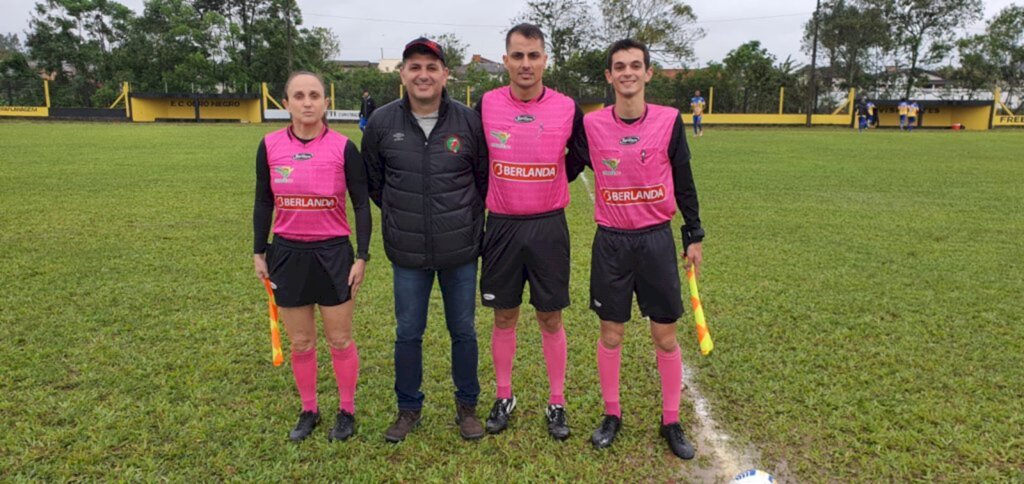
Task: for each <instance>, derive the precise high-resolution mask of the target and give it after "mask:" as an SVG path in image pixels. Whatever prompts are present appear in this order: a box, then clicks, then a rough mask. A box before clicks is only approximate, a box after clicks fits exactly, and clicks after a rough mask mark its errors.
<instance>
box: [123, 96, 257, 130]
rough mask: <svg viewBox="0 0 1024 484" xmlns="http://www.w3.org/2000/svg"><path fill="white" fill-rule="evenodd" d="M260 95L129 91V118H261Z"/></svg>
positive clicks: (195, 119) (245, 119)
mask: <svg viewBox="0 0 1024 484" xmlns="http://www.w3.org/2000/svg"><path fill="white" fill-rule="evenodd" d="M260 104H261V103H260V98H259V97H258V96H254V95H250V94H194V95H193V94H163V93H132V94H131V111H132V121H135V122H137V123H139V122H142V123H149V122H153V121H157V120H192V121H203V120H231V121H241V122H244V123H259V122H261V121H262V109H260Z"/></svg>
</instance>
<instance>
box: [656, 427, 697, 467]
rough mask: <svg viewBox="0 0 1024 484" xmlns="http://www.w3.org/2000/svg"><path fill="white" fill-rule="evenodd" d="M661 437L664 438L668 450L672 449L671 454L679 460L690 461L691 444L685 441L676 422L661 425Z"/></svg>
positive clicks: (681, 428)
mask: <svg viewBox="0 0 1024 484" xmlns="http://www.w3.org/2000/svg"><path fill="white" fill-rule="evenodd" d="M661 436H662V437H665V441H666V442H668V448H669V449H672V453H673V454H675V455H676V457H679V458H680V459H685V460H690V459H692V458H693V454H694V452H693V444H691V443H690V441H689V440H687V439H686V434H684V433H683V427H682V426H680V425H679V423H678V422H676V423H672V424H668V425H662V426H661Z"/></svg>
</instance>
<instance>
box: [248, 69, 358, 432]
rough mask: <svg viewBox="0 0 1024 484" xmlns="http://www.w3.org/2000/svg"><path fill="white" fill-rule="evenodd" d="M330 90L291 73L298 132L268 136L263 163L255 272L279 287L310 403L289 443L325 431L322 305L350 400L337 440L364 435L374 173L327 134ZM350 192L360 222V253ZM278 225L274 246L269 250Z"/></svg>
mask: <svg viewBox="0 0 1024 484" xmlns="http://www.w3.org/2000/svg"><path fill="white" fill-rule="evenodd" d="M324 90H325V89H324V81H323V79H322V78H320V76H318V75H316V74H313V73H311V72H295V73H293V74H291V75H290V76H289V77H288V82H287V83H286V84H285V96H284V106H285V108H286V109H287V110H288V113H289V114H290V115H291V125H290V126H288V127H287V128H284V129H281V130H278V131H274V132H272V133H270V134H268V135H267V136H266V137H265V138H264V139H263V141H262V142H260V147H259V151H258V152H257V154H256V201H255V203H254V205H253V236H254V240H253V253H254V255H253V263H254V265H255V268H256V276H257V277H259V278H261V279H262V278H270V281H271V285H272V287H273V288H274V297H275V299H276V300H277V304H278V306H279V307H280V308H281V309H280V315H281V318H282V319H283V321H284V327H285V330H286V331H287V332H288V339H289V340H290V341H291V353H292V355H291V359H292V372H293V373H294V375H295V385H296V386H297V387H298V389H299V397H300V398H301V399H302V412H301V413H300V414H299V421H298V423H297V424H296V425H295V428H294V429H293V430H292V431H291V433H290V434H289V436H288V437H289V438H290V439H291V440H293V441H300V440H303V439H305V438H306V437H308V436H309V434H311V433H312V432H313V428H314V427H316V426H317V424H319V423H320V411H319V408H318V406H317V395H316V381H317V360H316V342H317V338H316V320H315V318H314V314H313V307H314V305H317V306H320V316H321V317H322V318H323V321H324V335H325V336H326V338H327V343H328V344H329V345H330V347H331V361H332V363H333V366H334V376H335V378H336V379H337V383H338V394H339V398H340V405H339V410H338V414H337V419H336V421H335V425H334V428H333V429H331V431H330V433H329V434H328V436H327V438H328V440H332V441H334V440H345V439H347V438H348V437H350V436H351V435H352V434H353V433H354V432H355V416H354V413H355V390H356V380H358V378H359V353H358V350H357V349H356V343H355V341H354V340H353V339H352V311H353V305H354V299H355V296H356V293H357V292H358V291H359V286H360V284H362V282H363V273H364V271H365V269H366V261H367V260H368V259H369V254H368V250H369V242H370V207H369V204H368V199H369V198H368V195H367V188H366V169H365V168H364V166H363V162H362V158H361V157H360V155H359V152H358V151H357V150H356V146H355V144H353V143H352V141H351V140H349V139H348V138H346V137H345V136H343V135H341V134H339V133H338V132H336V131H333V130H331V129H329V128H328V127H327V124H326V111H327V105H328V99H327V98H326V97H325V96H324ZM346 192H347V193H348V195H349V198H350V199H351V201H352V208H353V211H354V212H355V216H356V246H357V248H358V249H357V251H356V253H355V254H353V250H352V244H351V243H350V242H349V234H350V233H351V230H350V229H349V224H348V220H347V217H346V213H345V193H346ZM275 210H276V211H277V214H276V215H277V216H276V217H274V211H275ZM271 220H273V229H274V242H273V244H267V236H268V235H269V232H270V229H271Z"/></svg>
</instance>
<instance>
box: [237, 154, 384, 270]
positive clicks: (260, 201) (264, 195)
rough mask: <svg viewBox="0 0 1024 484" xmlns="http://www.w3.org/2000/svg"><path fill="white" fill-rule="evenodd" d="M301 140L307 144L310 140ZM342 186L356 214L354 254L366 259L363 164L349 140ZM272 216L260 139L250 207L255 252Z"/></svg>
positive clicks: (263, 246)
mask: <svg viewBox="0 0 1024 484" xmlns="http://www.w3.org/2000/svg"><path fill="white" fill-rule="evenodd" d="M300 141H302V142H304V143H308V142H309V141H312V140H300ZM345 186H346V191H348V196H349V200H351V201H352V211H353V212H354V213H355V216H356V217H355V218H356V220H355V228H356V257H357V258H359V259H366V258H367V257H368V254H369V250H370V232H371V230H372V227H373V225H372V223H373V221H372V218H371V217H372V216H371V214H370V203H369V200H370V197H369V194H368V190H367V177H366V167H365V166H364V165H363V162H362V157H361V156H360V155H359V150H358V149H356V145H355V143H353V142H352V140H349V141H348V143H346V145H345ZM273 216H274V192H273V190H272V189H271V188H270V164H269V163H268V162H267V145H266V143H265V142H263V141H260V147H259V149H258V150H256V197H255V202H254V203H253V209H252V228H253V253H254V254H262V253H264V252H266V251H267V237H268V236H269V235H270V229H271V225H272V224H273Z"/></svg>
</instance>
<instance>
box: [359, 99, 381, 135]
mask: <svg viewBox="0 0 1024 484" xmlns="http://www.w3.org/2000/svg"><path fill="white" fill-rule="evenodd" d="M375 110H377V103H376V102H374V100H373V98H372V97H370V90H369V89H363V102H362V103H361V104H360V105H359V130H360V131H366V122H367V121H369V120H370V115H371V114H373V112H374V111H375Z"/></svg>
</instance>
